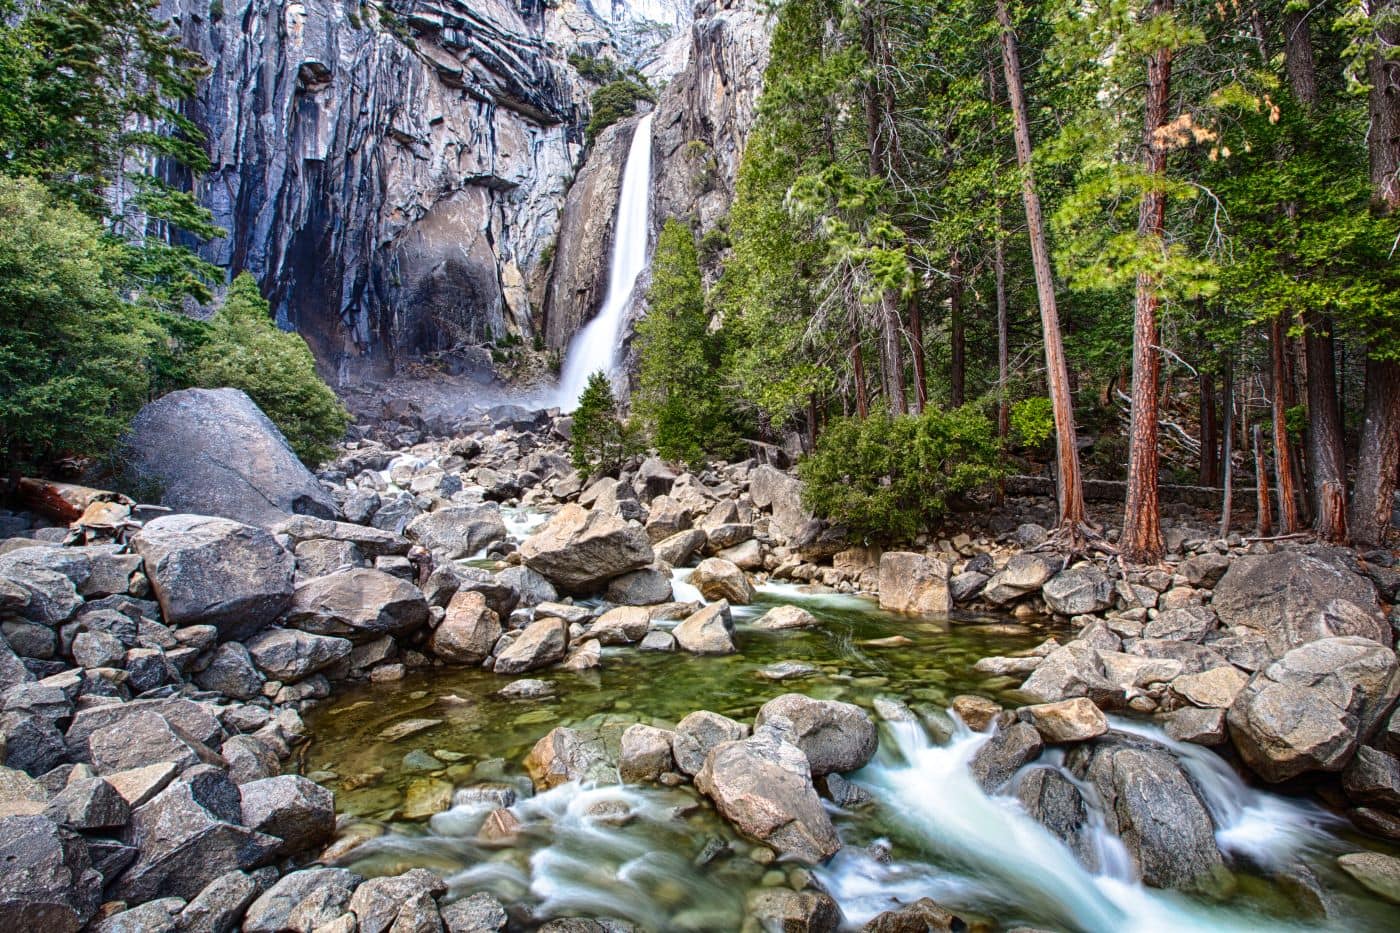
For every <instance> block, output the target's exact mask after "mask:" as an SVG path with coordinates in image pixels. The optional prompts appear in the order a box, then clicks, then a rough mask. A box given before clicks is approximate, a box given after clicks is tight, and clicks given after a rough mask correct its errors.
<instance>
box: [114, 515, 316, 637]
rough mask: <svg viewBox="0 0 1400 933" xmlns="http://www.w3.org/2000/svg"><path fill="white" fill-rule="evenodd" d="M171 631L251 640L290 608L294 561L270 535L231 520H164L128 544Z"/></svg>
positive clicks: (187, 517) (151, 524)
mask: <svg viewBox="0 0 1400 933" xmlns="http://www.w3.org/2000/svg"><path fill="white" fill-rule="evenodd" d="M131 547H132V550H134V551H135V552H136V553H137V554H139V555H141V557H143V558H144V559H145V561H146V575H147V576H148V577H149V578H150V581H151V589H152V590H153V591H154V592H155V596H156V599H157V601H158V602H159V603H160V610H161V614H162V615H163V616H164V617H165V622H166V624H168V625H174V626H180V625H213V626H215V627H216V628H218V630H219V634H220V636H221V637H223V638H225V639H243V638H247V637H249V636H251V635H253V634H256V633H257V632H259V631H261V630H262V629H263V628H265V627H266V626H267V625H268V624H269V623H270V622H272V621H273V620H274V619H276V618H277V616H278V615H280V614H281V613H282V611H283V610H284V609H285V608H286V607H287V606H288V605H289V604H290V602H291V596H292V574H293V571H294V569H295V564H296V562H295V560H294V558H293V557H292V555H291V554H289V553H287V552H286V551H284V550H283V549H282V546H281V545H279V544H278V543H277V541H276V539H274V538H273V537H272V535H271V534H269V533H268V532H266V531H264V530H262V529H261V528H255V527H253V526H251V525H244V524H240V523H238V522H235V521H230V520H229V519H226V518H209V517H206V516H202V515H163V516H161V517H160V518H157V519H154V520H153V521H151V522H148V523H147V524H146V526H145V527H144V528H142V529H141V530H140V531H139V532H137V533H136V535H135V536H134V537H133V538H132V540H131Z"/></svg>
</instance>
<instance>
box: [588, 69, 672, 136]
mask: <svg viewBox="0 0 1400 933" xmlns="http://www.w3.org/2000/svg"><path fill="white" fill-rule="evenodd" d="M590 100H591V102H592V104H593V116H592V117H590V118H589V120H588V128H587V130H586V131H585V132H586V135H587V137H588V140H589V141H590V142H592V141H593V140H595V139H597V138H598V134H600V133H602V132H603V130H605V129H607V128H608V127H610V126H612V125H613V124H614V123H616V122H617V121H618V120H622V119H625V118H627V117H630V116H631V115H632V114H634V113H636V111H637V101H639V100H648V101H655V100H656V95H655V94H654V93H652V91H651V89H650V88H648V87H647V86H646V85H645V84H643V83H642V82H640V81H635V80H633V79H631V78H618V79H617V80H614V81H609V82H608V83H607V84H605V85H603V86H602V87H600V88H598V90H596V91H594V92H593V97H592V98H590Z"/></svg>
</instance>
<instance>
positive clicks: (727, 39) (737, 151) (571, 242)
mask: <svg viewBox="0 0 1400 933" xmlns="http://www.w3.org/2000/svg"><path fill="white" fill-rule="evenodd" d="M771 31H772V19H771V17H770V16H769V15H768V14H767V13H765V12H764V10H763V4H762V2H761V0H699V2H698V3H696V5H695V18H694V21H693V23H692V25H691V27H690V29H689V32H688V33H686V34H685V35H683V36H678V37H676V38H675V39H673V40H671V41H669V42H668V43H666V44H665V46H663V47H662V48H661V49H659V50H658V52H657V53H656V56H657V60H658V61H660V60H664V61H665V62H666V63H667V65H666V67H667V68H668V69H669V70H672V71H673V73H674V74H675V77H674V78H673V79H672V80H671V81H670V82H669V83H668V84H667V85H666V88H665V90H664V91H663V92H662V94H661V96H660V99H659V100H658V101H657V104H656V118H655V121H654V124H653V142H652V147H653V148H652V174H653V181H652V221H653V227H654V229H656V230H659V229H660V228H661V225H662V224H664V223H665V221H666V220H667V218H670V217H687V218H690V219H691V221H692V222H693V223H694V224H695V226H696V227H697V229H698V230H699V231H700V232H701V233H704V232H708V231H709V230H712V229H715V227H716V226H718V225H719V224H721V223H723V221H724V219H725V216H726V215H727V213H728V211H729V207H730V204H731V203H732V202H733V200H734V182H735V178H736V176H737V174H738V169H739V159H740V157H741V156H742V154H743V149H744V143H745V141H746V140H747V138H748V133H749V130H750V129H752V127H753V124H754V120H755V118H756V117H757V109H758V98H759V94H760V92H761V91H762V88H763V71H764V69H765V68H767V67H768V51H769V40H770V38H771ZM635 122H636V121H635V120H629V121H626V122H625V123H623V124H619V125H618V126H617V127H613V128H612V129H611V130H609V131H608V132H607V133H604V134H602V136H600V137H599V139H598V141H597V143H596V144H595V146H594V150H593V152H592V153H591V154H590V155H589V157H588V161H587V162H586V163H585V164H584V165H583V167H582V168H581V169H580V170H579V173H578V178H577V180H576V181H575V182H574V184H573V186H572V187H571V188H570V190H569V193H568V198H567V200H566V202H565V204H564V209H563V221H562V231H563V235H561V237H560V242H559V250H558V252H557V254H556V256H555V261H554V267H553V269H552V270H551V274H550V278H549V287H548V291H547V297H546V300H545V302H544V325H543V328H542V332H543V334H544V337H545V342H546V343H547V344H548V345H549V346H551V347H556V348H561V349H562V348H564V347H566V346H568V342H569V338H570V337H571V336H572V335H573V334H574V332H575V331H577V330H578V328H579V327H580V326H582V324H583V323H585V322H587V321H588V320H589V318H591V317H592V316H593V314H595V313H596V312H597V310H598V307H599V305H601V304H602V301H603V299H604V294H605V292H606V290H607V279H608V260H609V254H610V250H611V247H612V227H613V215H612V208H613V205H615V204H616V202H617V191H618V187H619V185H620V183H621V172H622V161H623V159H624V158H625V156H626V153H627V148H628V146H629V145H630V143H631V134H632V129H633V127H634V126H635ZM646 278H647V277H646V276H645V275H644V276H643V278H642V280H641V281H640V282H639V283H638V286H637V290H638V293H643V292H644V291H645V288H646V285H647V281H646ZM640 310H641V309H640V308H638V307H636V306H635V305H634V309H633V311H634V316H635V315H636V314H637V313H638V312H639V311H640ZM630 333H631V328H630V327H629V328H628V331H627V337H626V339H630Z"/></svg>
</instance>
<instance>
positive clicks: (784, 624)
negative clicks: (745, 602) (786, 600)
mask: <svg viewBox="0 0 1400 933" xmlns="http://www.w3.org/2000/svg"><path fill="white" fill-rule="evenodd" d="M819 624H820V623H819V622H818V621H817V617H816V616H814V615H812V614H811V613H810V612H808V611H807V610H806V609H803V608H802V607H800V606H793V605H784V606H774V607H773V608H772V609H769V610H768V611H767V612H765V613H764V614H763V616H762V617H761V618H760V619H759V620H758V621H756V622H754V624H753V625H754V628H761V629H766V630H768V631H772V632H781V631H786V630H788V629H799V628H814V627H816V626H817V625H819Z"/></svg>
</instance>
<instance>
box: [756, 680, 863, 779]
mask: <svg viewBox="0 0 1400 933" xmlns="http://www.w3.org/2000/svg"><path fill="white" fill-rule="evenodd" d="M777 719H782V720H785V721H786V723H787V725H788V727H789V728H790V730H791V740H792V742H793V743H794V744H796V745H797V747H798V748H800V749H802V752H803V754H805V755H806V756H807V761H808V763H809V764H810V765H811V772H812V777H822V776H823V775H827V774H831V773H833V772H839V773H846V772H849V771H855V770H857V769H859V768H863V767H865V765H866V764H867V763H868V762H869V761H870V759H871V758H873V757H875V749H876V746H877V744H878V740H877V738H876V735H875V723H874V722H873V721H872V720H871V719H870V716H869V714H867V713H866V712H865V710H863V709H861V708H860V707H859V706H855V705H853V704H851V703H842V702H840V701H838V700H814V699H812V698H811V697H807V696H803V695H802V694H800V693H785V694H783V695H782V696H780V697H776V698H774V699H772V700H769V701H768V702H767V703H764V704H763V706H762V707H760V708H759V710H758V716H757V717H756V718H755V719H754V722H753V724H754V729H759V728H762V726H763V725H764V723H767V722H770V721H773V720H777Z"/></svg>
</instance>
